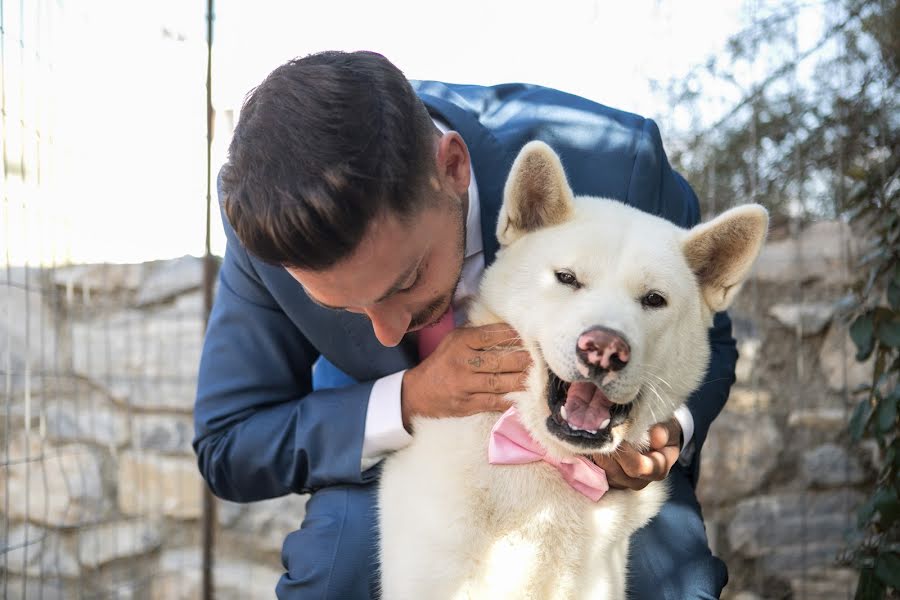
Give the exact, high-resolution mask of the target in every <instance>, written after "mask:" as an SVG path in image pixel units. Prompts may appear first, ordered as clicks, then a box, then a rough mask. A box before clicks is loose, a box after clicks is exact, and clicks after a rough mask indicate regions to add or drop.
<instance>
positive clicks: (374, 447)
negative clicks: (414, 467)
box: [360, 371, 412, 471]
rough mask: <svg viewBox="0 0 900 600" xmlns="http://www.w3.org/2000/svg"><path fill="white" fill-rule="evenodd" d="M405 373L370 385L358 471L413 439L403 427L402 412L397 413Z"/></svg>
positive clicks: (369, 467) (371, 465)
mask: <svg viewBox="0 0 900 600" xmlns="http://www.w3.org/2000/svg"><path fill="white" fill-rule="evenodd" d="M404 373H406V371H400V372H399V373H394V374H393V375H388V376H387V377H382V378H381V379H378V380H377V381H375V384H374V385H373V386H372V391H371V392H370V393H369V406H368V408H367V409H366V429H365V432H364V434H363V446H362V460H361V461H360V469H361V471H367V470H368V469H371V468H372V467H374V466H375V465H376V464H378V463H379V462H380V461H381V460H382V459H383V458H384V457H385V456H387V455H388V454H390V453H391V452H393V451H395V450H400V449H401V448H404V447H406V446H407V445H408V444H409V442H410V441H411V440H412V436H411V435H410V434H409V433H408V432H407V431H406V428H404V427H403V413H402V412H401V410H400V395H401V389H402V384H403V374H404Z"/></svg>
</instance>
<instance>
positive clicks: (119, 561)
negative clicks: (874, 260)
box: [0, 223, 873, 600]
mask: <svg viewBox="0 0 900 600" xmlns="http://www.w3.org/2000/svg"><path fill="white" fill-rule="evenodd" d="M846 239H849V232H848V231H847V230H846V228H844V227H842V226H840V225H838V224H836V223H819V224H816V225H815V226H813V227H812V228H810V229H809V230H807V231H805V232H803V233H802V234H800V235H798V236H794V237H792V238H787V239H784V240H777V239H776V240H773V241H772V242H771V243H770V244H769V245H768V247H767V249H766V251H765V254H764V256H763V257H762V259H761V261H760V264H759V266H758V268H757V269H756V275H755V277H754V279H753V280H752V281H751V282H750V283H749V284H748V285H747V287H746V289H745V291H744V292H743V295H742V296H741V298H740V301H739V303H738V305H737V306H736V307H735V309H734V311H733V318H734V322H735V332H736V336H737V337H738V338H739V346H740V350H741V362H740V364H739V366H738V385H737V386H736V387H735V389H734V393H733V394H732V398H731V399H730V400H729V403H728V406H727V408H726V410H725V411H724V412H723V414H722V415H721V416H720V417H719V418H718V420H717V421H716V422H715V424H714V425H713V428H712V430H711V432H710V436H709V439H708V441H707V444H706V447H705V449H704V452H703V468H702V479H701V483H700V492H699V493H700V496H701V498H702V502H703V506H704V511H705V516H706V521H707V527H708V531H709V535H710V541H711V544H712V545H713V547H714V549H715V551H716V552H717V553H718V554H719V555H721V556H723V557H724V558H725V559H726V561H727V562H728V565H729V568H730V572H731V584H730V585H729V587H728V597H731V598H743V599H744V600H747V599H749V598H786V597H791V595H792V594H793V597H797V598H801V597H803V598H841V597H848V594H845V593H844V590H849V589H850V586H851V585H852V579H853V577H852V573H850V572H847V571H844V570H839V569H835V568H833V567H831V566H830V565H831V561H832V559H833V557H834V555H835V554H836V553H837V551H838V550H839V549H840V547H841V544H842V539H843V537H842V536H843V531H844V528H845V527H846V526H847V525H848V524H849V523H850V519H851V518H852V514H853V509H854V507H855V505H856V504H857V503H858V502H859V499H860V498H861V492H860V490H861V489H862V488H861V485H862V484H863V483H864V482H865V481H867V480H868V479H869V478H870V477H871V475H872V472H873V471H872V461H873V456H872V453H871V452H869V453H868V454H860V453H857V452H850V451H848V450H847V447H848V446H847V442H846V435H845V433H844V429H845V425H846V422H847V420H848V414H849V411H848V399H847V397H846V396H847V394H846V393H845V392H844V390H845V389H846V387H847V386H849V387H852V386H853V385H854V383H856V382H858V381H862V380H864V379H865V376H866V368H865V367H860V366H858V365H856V364H855V363H854V362H853V354H854V352H853V350H852V348H851V345H850V343H849V341H848V340H847V336H846V328H845V326H844V325H842V323H841V322H840V320H839V319H837V318H836V317H835V314H836V311H837V310H838V309H839V301H840V298H841V297H842V294H843V290H844V289H845V284H846V283H847V282H848V281H849V270H848V269H847V267H846V265H847V264H848V263H847V259H846V256H847V255H848V254H847V253H848V250H847V248H849V251H852V250H853V248H851V247H850V245H849V244H842V240H846ZM201 279H202V264H201V261H200V260H199V259H196V258H192V257H184V258H182V259H178V260H174V261H165V262H157V263H146V264H139V265H116V266H113V265H83V266H74V267H66V268H59V269H55V270H43V271H35V270H31V271H29V272H28V273H26V272H24V271H22V270H13V271H12V272H11V275H10V277H9V280H8V282H0V287H3V288H5V289H4V292H5V295H6V297H7V298H8V307H9V311H8V313H7V314H8V315H10V318H8V319H7V320H6V321H5V322H4V321H0V340H9V343H8V344H3V343H2V342H0V371H6V370H7V368H6V366H5V365H10V366H11V369H9V370H10V371H11V373H12V374H13V375H12V376H11V377H10V378H9V379H8V381H9V382H10V383H9V386H10V387H9V389H10V390H11V391H10V393H9V394H7V395H6V396H5V397H4V398H5V399H4V406H3V407H2V409H3V410H2V414H0V421H2V424H0V436H2V438H0V450H2V452H3V453H4V457H3V461H2V465H0V469H2V470H3V471H4V472H3V473H0V511H2V523H0V524H2V527H3V531H4V532H7V533H6V535H5V540H6V542H7V543H6V546H7V548H8V550H7V552H6V553H5V556H4V558H3V560H4V561H5V562H4V563H2V564H3V565H4V566H3V568H4V569H5V573H4V575H3V576H2V577H3V578H4V581H3V583H4V585H6V586H8V590H9V592H8V594H9V596H10V597H35V598H37V597H43V598H54V597H66V598H69V597H78V596H82V597H84V596H91V597H92V596H95V595H98V596H103V597H106V596H107V595H109V596H114V597H127V598H154V599H155V598H166V599H169V598H174V599H177V598H198V597H199V590H200V582H201V572H200V557H201V542H200V539H201V537H200V517H201V512H202V509H201V502H202V485H203V484H202V481H201V479H200V477H199V475H198V472H197V468H196V462H195V458H194V455H193V453H192V450H191V448H190V441H191V437H192V435H193V426H192V423H191V409H192V403H193V398H194V389H195V376H196V373H195V371H196V368H197V363H198V360H199V352H200V348H201V344H202V331H203V320H202V292H201V290H200V282H201ZM26 366H27V367H28V369H30V372H29V374H28V375H27V376H26V375H24V374H25V372H26ZM304 502H305V499H304V498H302V497H299V496H289V497H285V498H280V499H276V500H272V501H268V502H261V503H255V504H251V505H238V504H233V503H227V502H218V530H217V545H216V565H215V572H214V579H215V581H216V586H217V588H216V589H217V596H216V597H217V598H270V597H273V592H272V590H273V587H274V585H275V583H276V581H277V580H278V577H279V575H280V573H281V565H280V560H279V552H280V549H281V543H282V540H283V538H284V536H285V535H286V534H287V533H288V532H290V531H292V530H294V529H296V528H297V527H298V526H299V524H300V521H301V520H302V517H303V510H304ZM25 586H27V587H25Z"/></svg>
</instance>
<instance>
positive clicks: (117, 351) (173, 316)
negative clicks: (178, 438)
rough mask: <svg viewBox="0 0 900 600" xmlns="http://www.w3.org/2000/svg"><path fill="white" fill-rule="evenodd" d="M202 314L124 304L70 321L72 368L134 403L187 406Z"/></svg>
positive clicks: (138, 405) (191, 396)
mask: <svg viewBox="0 0 900 600" xmlns="http://www.w3.org/2000/svg"><path fill="white" fill-rule="evenodd" d="M203 331H204V329H203V320H202V319H201V318H200V317H199V316H194V317H185V316H183V315H181V314H178V313H172V312H156V311H137V310H126V311H121V312H117V313H113V314H111V315H109V316H108V317H106V318H104V319H94V320H90V321H78V322H75V323H74V324H73V325H72V341H73V345H74V347H75V349H76V352H75V360H74V369H75V371H76V372H77V373H78V374H80V375H83V376H85V377H88V378H90V379H91V380H92V381H93V382H95V383H96V384H97V385H99V386H102V387H103V388H105V389H106V390H108V392H109V393H110V395H112V397H113V398H114V399H116V400H118V401H120V402H123V403H126V404H128V405H130V406H133V407H135V408H140V409H163V410H166V409H168V410H180V411H184V412H189V411H191V410H192V408H193V404H194V395H195V391H196V377H197V367H198V365H199V363H200V351H201V348H202V345H203Z"/></svg>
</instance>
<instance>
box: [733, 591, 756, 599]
mask: <svg viewBox="0 0 900 600" xmlns="http://www.w3.org/2000/svg"><path fill="white" fill-rule="evenodd" d="M730 598H731V600H763V597H762V596H758V595H756V594H754V593H753V592H746V591H742V592H738V593H737V594H735V595H734V596H730Z"/></svg>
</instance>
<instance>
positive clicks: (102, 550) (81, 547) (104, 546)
mask: <svg viewBox="0 0 900 600" xmlns="http://www.w3.org/2000/svg"><path fill="white" fill-rule="evenodd" d="M160 544H162V534H161V533H160V524H159V523H156V522H152V521H146V520H134V521H117V522H113V523H104V524H103V525H99V526H95V527H90V528H87V529H82V530H79V532H78V556H79V557H80V558H81V564H82V566H84V567H87V568H92V569H93V568H97V567H99V566H100V565H103V564H106V563H108V562H111V561H114V560H118V559H121V558H129V557H133V556H142V555H144V554H147V553H149V552H152V551H154V550H156V549H157V548H159V546H160Z"/></svg>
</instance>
